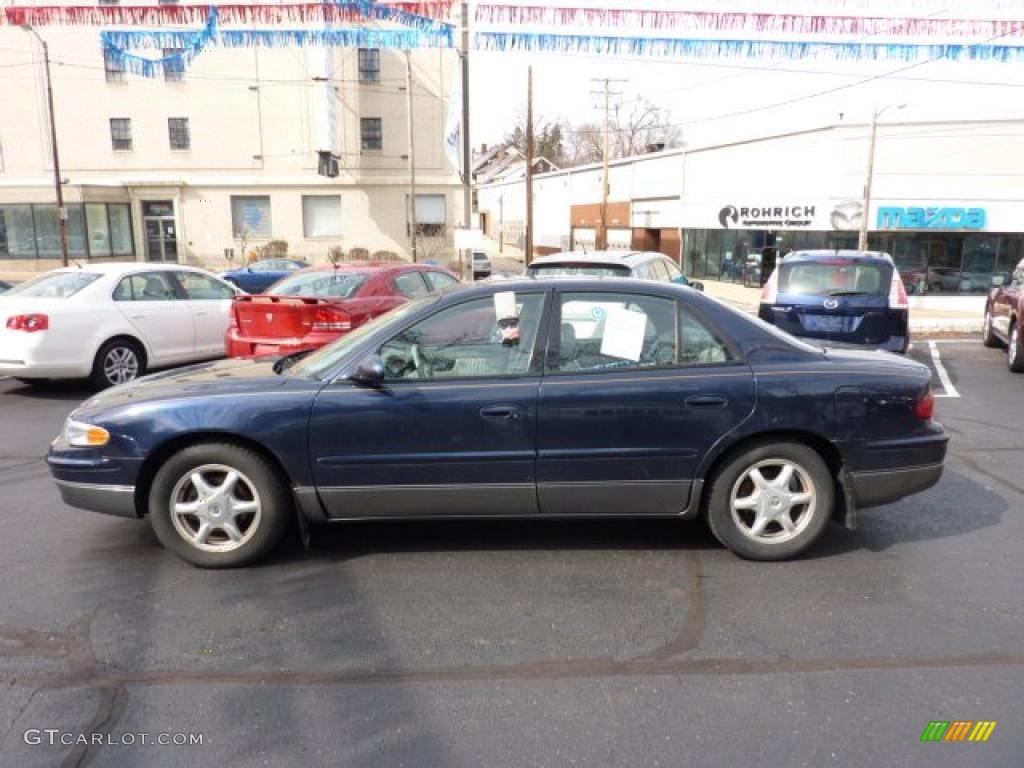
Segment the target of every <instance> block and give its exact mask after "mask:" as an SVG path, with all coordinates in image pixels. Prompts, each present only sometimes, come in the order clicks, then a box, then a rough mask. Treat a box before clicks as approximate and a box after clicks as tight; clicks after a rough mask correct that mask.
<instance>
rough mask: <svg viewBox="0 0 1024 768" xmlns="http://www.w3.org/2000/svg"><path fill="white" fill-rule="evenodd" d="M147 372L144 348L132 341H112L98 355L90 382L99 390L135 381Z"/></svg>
mask: <svg viewBox="0 0 1024 768" xmlns="http://www.w3.org/2000/svg"><path fill="white" fill-rule="evenodd" d="M145 372H146V359H145V355H144V353H143V351H142V347H141V346H140V345H139V344H138V343H137V342H134V341H132V340H131V339H111V340H110V341H108V342H107V343H106V344H104V345H103V346H102V347H100V351H99V352H97V353H96V357H95V359H94V360H93V364H92V374H91V375H90V376H89V381H90V382H91V383H92V385H93V386H94V387H96V388H97V389H106V388H107V387H113V386H115V385H116V384H125V383H127V382H129V381H134V380H135V379H137V378H138V377H139V376H141V375H142V374H143V373H145Z"/></svg>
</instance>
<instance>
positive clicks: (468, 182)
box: [459, 0, 473, 277]
mask: <svg viewBox="0 0 1024 768" xmlns="http://www.w3.org/2000/svg"><path fill="white" fill-rule="evenodd" d="M472 146H473V145H472V144H471V143H470V140H469V2H468V0H462V226H463V228H465V229H466V230H469V229H471V228H472V226H473V153H472ZM471 260H472V258H471V255H470V251H469V250H467V249H463V250H462V251H460V252H459V269H460V271H461V273H462V274H461V275H460V276H461V277H466V265H467V263H469V262H470V261H471ZM472 276H473V275H472V274H470V275H469V277H472Z"/></svg>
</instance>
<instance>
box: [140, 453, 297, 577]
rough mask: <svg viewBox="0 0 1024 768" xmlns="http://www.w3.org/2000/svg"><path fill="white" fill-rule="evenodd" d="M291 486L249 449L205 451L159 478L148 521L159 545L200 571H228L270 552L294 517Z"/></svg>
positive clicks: (182, 458) (173, 464)
mask: <svg viewBox="0 0 1024 768" xmlns="http://www.w3.org/2000/svg"><path fill="white" fill-rule="evenodd" d="M291 509H292V504H291V496H290V494H289V492H288V485H287V482H286V481H285V480H284V478H282V477H281V476H280V473H279V472H278V471H277V470H276V469H275V468H274V467H273V466H272V465H271V464H270V463H269V462H268V461H267V460H266V459H265V458H263V457H262V456H260V455H259V454H257V453H254V452H253V451H250V450H248V449H246V448H241V447H239V446H236V445H228V444H223V443H207V444H201V445H194V446H190V447H188V448H185V449H183V450H181V451H179V452H178V453H176V454H174V456H172V457H171V458H170V459H169V460H168V461H167V462H165V463H164V465H163V466H162V467H161V468H160V471H159V472H157V474H156V477H155V478H154V479H153V486H152V490H151V491H150V495H149V515H150V519H151V522H152V525H153V530H154V531H155V532H156V535H157V538H158V539H160V543H161V544H163V545H164V546H165V547H167V549H169V550H171V551H172V552H174V553H175V554H176V555H178V556H179V557H181V558H182V559H184V560H187V561H188V562H190V563H192V564H193V565H198V566H200V567H202V568H231V567H236V566H240V565H246V564H248V563H251V562H254V561H255V560H258V559H259V558H261V557H263V556H264V555H266V554H267V553H268V552H270V550H271V549H273V548H274V546H275V545H276V544H277V543H278V541H279V540H280V539H281V536H282V535H283V534H284V532H285V529H286V528H287V525H288V518H289V514H290V513H291Z"/></svg>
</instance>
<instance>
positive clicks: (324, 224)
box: [302, 195, 341, 237]
mask: <svg viewBox="0 0 1024 768" xmlns="http://www.w3.org/2000/svg"><path fill="white" fill-rule="evenodd" d="M302 234H303V235H304V236H305V237H340V236H341V195H303V196H302Z"/></svg>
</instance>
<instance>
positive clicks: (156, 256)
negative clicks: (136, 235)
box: [142, 200, 178, 261]
mask: <svg viewBox="0 0 1024 768" xmlns="http://www.w3.org/2000/svg"><path fill="white" fill-rule="evenodd" d="M142 221H143V225H144V226H145V231H146V260H147V261H177V260H178V235H177V231H178V230H177V226H176V225H175V222H174V203H173V202H172V201H170V200H150V201H147V202H144V203H143V204H142Z"/></svg>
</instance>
